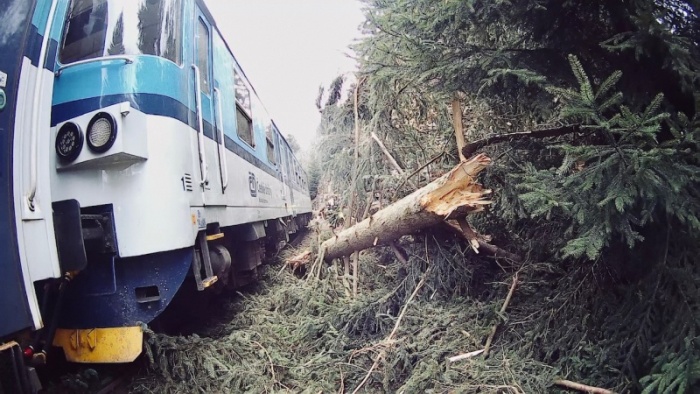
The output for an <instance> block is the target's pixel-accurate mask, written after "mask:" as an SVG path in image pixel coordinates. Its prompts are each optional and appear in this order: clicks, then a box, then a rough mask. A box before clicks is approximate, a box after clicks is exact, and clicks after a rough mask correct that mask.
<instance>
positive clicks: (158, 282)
mask: <svg viewBox="0 0 700 394" xmlns="http://www.w3.org/2000/svg"><path fill="white" fill-rule="evenodd" d="M192 258H193V249H192V248H186V249H179V250H174V251H169V252H162V253H156V254H150V255H146V256H139V257H129V258H115V257H114V256H102V257H95V256H91V257H90V264H89V266H88V267H89V268H88V269H87V270H85V271H83V272H81V273H80V274H79V275H78V276H76V277H75V279H74V280H73V281H72V282H71V283H70V284H69V286H68V287H67V289H66V294H65V300H64V309H63V311H62V314H61V319H60V322H59V326H60V327H61V328H102V327H126V326H134V325H136V324H138V323H149V322H150V321H152V320H153V319H155V318H156V316H158V315H159V314H160V313H162V312H163V310H164V309H165V308H166V307H167V306H168V304H169V303H170V301H172V299H173V297H174V296H175V293H176V292H177V290H178V289H179V288H180V286H182V283H183V281H184V280H185V277H186V276H187V273H188V272H190V268H191V266H190V264H191V263H192ZM147 286H157V287H158V291H159V294H160V300H158V301H156V302H150V303H145V304H139V303H138V302H137V299H136V290H135V289H136V288H137V287H147Z"/></svg>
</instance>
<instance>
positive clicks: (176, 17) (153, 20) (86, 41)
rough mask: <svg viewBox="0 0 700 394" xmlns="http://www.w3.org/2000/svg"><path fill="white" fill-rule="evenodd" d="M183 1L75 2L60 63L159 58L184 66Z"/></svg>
mask: <svg viewBox="0 0 700 394" xmlns="http://www.w3.org/2000/svg"><path fill="white" fill-rule="evenodd" d="M181 5H182V0H127V1H123V0H71V4H70V12H69V14H68V19H67V21H66V28H65V31H64V36H63V43H62V45H61V52H60V55H59V59H60V61H61V63H63V64H67V63H72V62H76V61H79V60H85V59H91V58H95V57H101V56H109V55H155V56H161V57H164V58H166V59H170V60H172V61H173V62H175V63H177V64H180V61H181V53H182V51H181V46H182V44H181V35H182V33H181V32H182V29H181V21H182V6H181Z"/></svg>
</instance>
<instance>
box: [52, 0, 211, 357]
mask: <svg viewBox="0 0 700 394" xmlns="http://www.w3.org/2000/svg"><path fill="white" fill-rule="evenodd" d="M194 12H195V11H194V3H193V2H192V1H190V2H188V1H187V0H159V1H154V0H138V1H136V0H134V1H122V0H64V1H60V2H59V5H58V8H57V12H56V15H57V17H56V18H57V21H60V23H56V25H57V26H58V25H63V26H62V29H59V28H56V29H54V32H53V35H54V37H53V38H54V39H55V40H56V42H57V44H58V45H57V50H56V62H55V66H54V71H55V72H54V74H55V84H54V94H53V103H52V113H51V132H52V133H53V134H52V136H53V141H54V142H55V143H54V144H53V146H52V149H51V155H50V156H51V157H52V158H53V159H52V163H51V165H52V166H53V167H54V168H55V171H52V178H51V190H52V199H53V202H54V204H53V205H54V217H55V218H56V219H55V224H54V225H55V228H56V233H57V236H56V238H57V248H58V252H59V257H60V259H61V260H63V261H65V260H70V261H71V263H72V265H73V266H74V267H75V270H76V271H79V272H78V274H77V275H76V276H75V278H74V279H73V280H72V282H71V283H70V285H69V286H67V290H66V293H65V295H64V299H63V300H62V304H63V309H62V316H61V319H60V321H59V329H58V330H57V332H56V337H55V339H54V344H55V345H58V346H61V347H62V348H63V349H64V352H65V354H66V358H67V359H68V360H70V361H75V362H88V363H105V362H128V361H132V360H134V359H135V358H136V357H137V356H138V355H139V354H140V352H141V347H142V337H143V331H142V324H145V323H149V322H150V321H152V320H153V319H154V318H155V317H156V316H158V315H159V314H160V313H161V312H162V311H163V310H164V309H165V307H166V306H167V305H168V304H169V302H170V301H171V300H172V298H173V296H174V294H175V293H176V291H177V290H178V288H179V287H180V286H181V285H182V283H183V281H184V279H185V277H186V276H187V274H188V272H189V271H190V270H191V263H192V259H193V248H192V245H193V244H194V240H195V238H196V236H197V233H198V231H199V230H200V226H201V224H202V223H201V221H199V220H198V211H197V209H195V208H191V207H197V206H199V207H201V206H203V202H202V201H201V195H200V194H198V193H193V192H192V190H193V188H196V186H195V187H193V186H192V184H195V185H196V184H197V182H198V178H199V177H200V174H199V173H198V171H195V170H193V169H199V167H200V163H199V157H198V155H197V133H196V131H194V130H193V125H195V124H196V122H197V121H198V119H197V116H196V113H195V111H194V110H193V109H194V108H195V106H196V104H195V102H194V101H195V100H196V96H195V94H194V87H193V86H194V79H195V78H194V76H193V75H192V67H190V66H189V65H190V64H194V62H195V60H196V59H195V52H196V51H195V48H194V46H193V45H192V43H191V41H193V40H192V39H191V38H189V39H185V37H193V36H194V30H195V29H194V23H193V22H192V21H193V20H195V18H194V16H193V13H194Z"/></svg>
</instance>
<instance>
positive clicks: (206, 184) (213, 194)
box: [192, 7, 226, 205]
mask: <svg viewBox="0 0 700 394" xmlns="http://www.w3.org/2000/svg"><path fill="white" fill-rule="evenodd" d="M196 19H197V20H196V22H195V26H194V30H195V34H194V36H195V40H194V56H195V61H194V63H193V64H192V71H193V73H194V85H195V86H194V89H195V91H194V93H195V102H196V109H197V128H198V133H199V134H198V145H199V164H200V174H201V178H200V181H201V187H202V193H203V199H204V205H226V199H225V196H224V189H225V186H226V184H225V183H226V179H225V177H224V176H223V175H224V173H225V171H226V169H225V166H224V165H223V164H225V163H224V162H223V160H225V157H223V155H222V154H221V147H222V144H224V141H223V138H222V137H223V132H222V131H223V125H221V124H220V119H221V116H222V115H221V114H220V113H219V110H220V109H221V105H220V103H221V101H220V97H221V95H220V93H219V90H218V89H217V88H216V87H215V83H214V78H213V76H214V73H213V66H212V63H213V62H212V60H213V56H212V26H211V24H210V23H209V21H208V20H207V18H206V17H205V15H204V13H202V11H201V10H200V9H199V7H197V12H196ZM217 95H218V97H217ZM217 120H218V121H217Z"/></svg>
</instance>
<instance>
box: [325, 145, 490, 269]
mask: <svg viewBox="0 0 700 394" xmlns="http://www.w3.org/2000/svg"><path fill="white" fill-rule="evenodd" d="M490 163H491V159H489V158H488V157H487V156H486V155H477V156H475V157H474V158H472V159H471V160H468V161H466V162H463V163H460V164H459V165H457V166H456V167H455V168H453V169H452V170H451V171H450V172H449V173H447V174H445V175H443V176H442V177H440V178H438V179H437V180H435V181H433V182H431V183H429V184H428V185H426V186H425V187H423V188H421V189H418V190H416V191H415V192H413V193H412V194H410V195H408V196H406V197H404V198H403V199H401V200H399V201H397V202H396V203H394V204H392V205H390V206H388V207H386V208H384V209H382V210H380V211H379V212H377V213H375V214H374V215H372V216H370V217H369V218H367V219H365V220H363V221H362V222H360V223H357V224H356V225H354V226H352V227H349V228H347V229H345V230H343V231H341V232H340V233H338V234H337V235H336V236H335V237H333V238H331V239H328V240H326V241H325V242H323V244H321V248H322V249H323V250H324V251H325V253H324V256H325V259H326V260H332V259H334V258H337V257H341V256H346V255H348V254H350V253H352V252H354V251H358V250H364V249H367V248H369V247H372V246H376V245H378V244H386V243H387V242H389V241H392V240H394V239H396V238H399V237H401V236H402V235H405V234H409V233H412V232H415V231H417V230H420V229H423V228H426V227H430V226H433V225H435V224H437V223H440V222H442V221H443V220H446V219H448V218H450V217H463V216H465V215H467V214H471V213H475V212H481V211H483V209H484V206H486V205H488V204H490V203H491V202H490V201H487V200H486V199H485V196H486V195H488V194H489V193H490V192H491V191H490V190H485V189H484V188H483V187H482V186H481V185H480V184H478V183H476V176H477V175H478V174H479V173H480V172H481V171H482V170H483V169H484V168H486V167H487V166H488V165H489V164H490Z"/></svg>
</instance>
